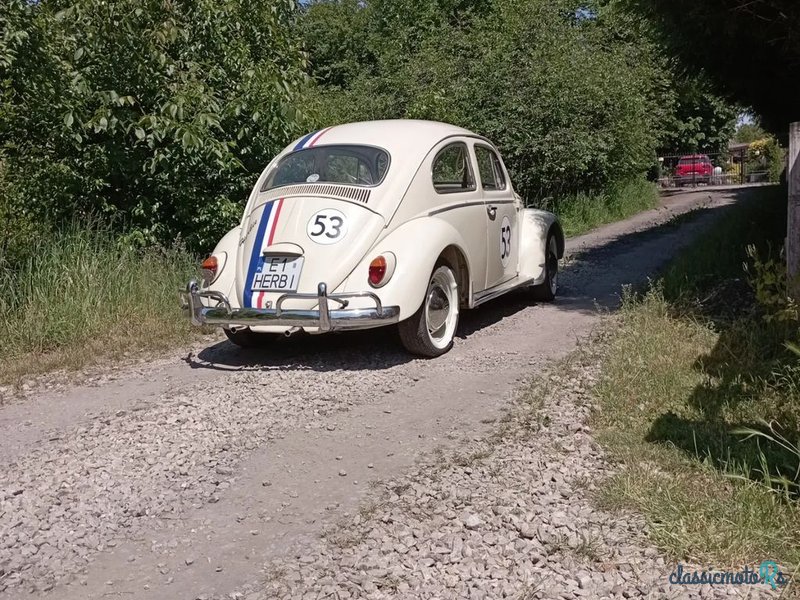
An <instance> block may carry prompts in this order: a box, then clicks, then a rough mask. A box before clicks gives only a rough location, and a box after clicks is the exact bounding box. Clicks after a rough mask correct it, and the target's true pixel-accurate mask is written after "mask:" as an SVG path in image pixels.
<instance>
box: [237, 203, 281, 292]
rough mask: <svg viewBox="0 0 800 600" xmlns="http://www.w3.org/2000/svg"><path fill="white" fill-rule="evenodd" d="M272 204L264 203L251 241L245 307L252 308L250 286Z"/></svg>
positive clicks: (261, 248)
mask: <svg viewBox="0 0 800 600" xmlns="http://www.w3.org/2000/svg"><path fill="white" fill-rule="evenodd" d="M274 204H275V203H274V202H270V203H269V204H265V205H264V211H263V212H262V213H261V221H260V222H259V223H258V231H256V239H255V240H254V241H253V249H252V251H251V253H250V264H249V265H248V267H247V278H246V279H245V280H244V306H245V308H253V290H252V289H250V288H251V287H252V285H253V277H255V274H256V270H258V261H259V260H260V258H261V253H262V252H263V251H264V249H263V246H264V236H265V235H266V233H267V225H269V221H270V219H269V217H270V215H271V214H272V207H273V206H274ZM273 227H274V223H273Z"/></svg>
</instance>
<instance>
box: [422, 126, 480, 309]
mask: <svg viewBox="0 0 800 600" xmlns="http://www.w3.org/2000/svg"><path fill="white" fill-rule="evenodd" d="M433 153H434V158H433V160H432V163H431V168H430V177H431V181H430V183H428V185H431V183H432V184H433V190H434V192H435V195H434V197H433V198H432V199H431V204H432V206H431V208H433V210H432V212H431V214H432V215H433V216H435V218H437V219H442V220H443V221H446V222H447V223H448V224H449V225H451V226H452V227H453V228H454V229H455V230H456V231H458V232H459V233H460V234H461V237H462V239H463V240H464V243H465V247H464V248H463V250H464V251H465V252H466V253H467V258H468V260H469V264H470V279H471V282H470V287H471V288H472V292H473V293H479V292H481V291H483V290H484V289H485V283H486V272H485V266H486V226H485V224H484V215H485V209H484V206H483V198H482V195H481V192H480V189H479V187H478V184H477V176H476V174H475V167H474V160H473V157H472V153H471V152H470V148H469V143H468V140H467V139H463V138H449V139H447V140H444V141H442V142H441V143H440V144H439V146H438V147H435V148H434V151H433Z"/></svg>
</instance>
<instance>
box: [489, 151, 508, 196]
mask: <svg viewBox="0 0 800 600" xmlns="http://www.w3.org/2000/svg"><path fill="white" fill-rule="evenodd" d="M492 162H493V163H494V172H495V174H496V176H497V189H498V190H504V189H506V176H505V174H504V173H503V163H501V162H500V157H499V156H497V153H496V152H492Z"/></svg>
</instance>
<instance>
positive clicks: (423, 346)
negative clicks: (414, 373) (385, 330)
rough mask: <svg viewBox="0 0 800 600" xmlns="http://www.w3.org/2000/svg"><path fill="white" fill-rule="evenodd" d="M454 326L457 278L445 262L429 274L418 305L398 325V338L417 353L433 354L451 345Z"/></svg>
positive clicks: (456, 321)
mask: <svg viewBox="0 0 800 600" xmlns="http://www.w3.org/2000/svg"><path fill="white" fill-rule="evenodd" d="M457 326H458V281H457V280H456V276H455V273H453V270H452V269H451V268H450V267H449V266H448V265H446V264H439V265H438V266H437V267H436V268H435V269H434V270H433V274H432V275H431V278H430V281H429V282H428V289H427V291H426V292H425V299H424V300H423V301H422V306H420V307H419V310H418V311H417V312H415V313H414V314H413V315H412V316H411V317H410V318H408V319H406V320H405V321H401V322H400V323H399V325H398V329H399V332H400V341H401V342H402V343H403V346H405V348H406V350H408V351H409V352H411V353H412V354H416V355H418V356H425V357H427V358H434V357H436V356H441V355H442V354H444V353H445V352H447V351H448V350H450V348H452V347H453V338H454V337H455V333H456V327H457Z"/></svg>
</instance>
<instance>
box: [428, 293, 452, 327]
mask: <svg viewBox="0 0 800 600" xmlns="http://www.w3.org/2000/svg"><path fill="white" fill-rule="evenodd" d="M426 310H427V315H426V318H427V320H428V333H430V334H431V337H441V330H442V329H443V328H444V326H445V324H446V323H447V315H448V314H450V301H449V300H448V298H447V293H446V292H445V291H444V290H443V289H442V288H441V287H439V286H438V285H437V286H436V287H433V288H431V291H430V292H429V293H428V304H427V309H426ZM437 334H438V335H437Z"/></svg>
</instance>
